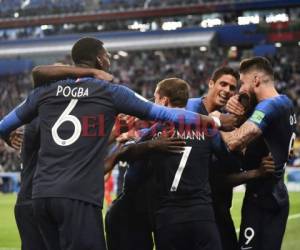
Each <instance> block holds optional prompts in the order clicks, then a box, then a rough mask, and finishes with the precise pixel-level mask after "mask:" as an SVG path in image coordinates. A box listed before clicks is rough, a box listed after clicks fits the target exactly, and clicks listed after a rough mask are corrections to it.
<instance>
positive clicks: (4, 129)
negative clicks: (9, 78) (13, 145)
mask: <svg viewBox="0 0 300 250" xmlns="http://www.w3.org/2000/svg"><path fill="white" fill-rule="evenodd" d="M40 93H41V91H40V89H36V90H34V91H33V92H32V93H31V94H30V95H29V96H28V97H27V98H26V100H25V101H23V102H22V103H21V104H20V105H19V106H17V107H16V108H15V109H14V110H12V111H11V112H10V113H8V114H7V115H6V116H5V117H4V118H3V119H2V120H1V121H0V137H1V138H2V139H4V140H5V141H6V142H9V136H10V134H11V132H12V131H14V130H15V129H17V128H18V127H20V126H22V125H23V124H26V123H28V122H30V121H31V120H33V119H34V118H35V117H36V116H37V115H38V105H37V104H38V98H39V94H40Z"/></svg>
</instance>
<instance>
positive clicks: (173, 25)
mask: <svg viewBox="0 0 300 250" xmlns="http://www.w3.org/2000/svg"><path fill="white" fill-rule="evenodd" d="M161 27H162V29H163V30H176V29H179V28H182V22H180V21H178V22H164V23H163V24H162V26H161Z"/></svg>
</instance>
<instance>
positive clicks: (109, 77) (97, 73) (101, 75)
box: [93, 69, 114, 81]
mask: <svg viewBox="0 0 300 250" xmlns="http://www.w3.org/2000/svg"><path fill="white" fill-rule="evenodd" d="M93 76H94V77H95V78H97V79H100V80H105V81H112V80H113V78H114V77H113V75H111V74H109V73H107V72H105V71H103V70H98V69H93Z"/></svg>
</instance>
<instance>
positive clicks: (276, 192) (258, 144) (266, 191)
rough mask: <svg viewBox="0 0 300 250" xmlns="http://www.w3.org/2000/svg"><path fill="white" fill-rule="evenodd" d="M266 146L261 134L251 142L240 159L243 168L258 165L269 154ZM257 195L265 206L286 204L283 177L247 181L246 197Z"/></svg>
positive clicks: (252, 167) (257, 166) (271, 206)
mask: <svg viewBox="0 0 300 250" xmlns="http://www.w3.org/2000/svg"><path fill="white" fill-rule="evenodd" d="M269 152H270V151H269V149H268V146H267V145H266V143H265V140H264V138H263V136H260V137H259V138H257V139H256V140H254V141H253V142H251V143H250V144H249V145H248V146H247V149H246V151H245V155H244V157H243V161H242V168H243V170H251V169H256V168H259V167H260V164H261V161H262V158H263V157H265V156H267V155H268V154H269ZM253 195H254V196H255V197H257V198H258V199H259V200H260V202H261V203H263V205H264V206H265V207H269V208H274V209H276V207H277V206H275V207H274V202H276V203H277V205H279V206H286V205H287V204H288V192H287V189H286V186H285V184H284V180H283V178H280V179H278V178H274V177H273V176H270V177H268V178H263V179H261V178H259V179H253V180H251V181H249V182H248V183H247V185H246V197H248V196H249V197H253Z"/></svg>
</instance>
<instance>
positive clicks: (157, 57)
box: [0, 0, 300, 250]
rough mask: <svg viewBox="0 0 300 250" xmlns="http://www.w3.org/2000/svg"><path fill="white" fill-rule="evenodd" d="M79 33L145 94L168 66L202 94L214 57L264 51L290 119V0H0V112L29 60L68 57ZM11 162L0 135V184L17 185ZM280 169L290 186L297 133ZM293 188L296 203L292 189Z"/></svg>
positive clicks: (25, 79) (8, 105)
mask: <svg viewBox="0 0 300 250" xmlns="http://www.w3.org/2000/svg"><path fill="white" fill-rule="evenodd" d="M83 36H94V37H97V38H99V39H100V40H102V41H104V43H105V47H106V48H107V49H108V50H109V51H110V53H111V54H112V60H111V62H112V67H111V73H112V74H113V75H114V76H115V80H116V81H117V82H119V83H120V84H124V85H126V86H128V87H130V88H132V89H133V90H135V91H137V92H139V93H140V94H142V95H143V96H144V97H147V98H149V97H152V95H153V91H154V87H155V85H156V83H157V82H158V81H159V80H162V79H163V78H166V77H170V76H173V77H174V76H176V77H180V78H183V79H185V80H186V81H188V82H189V83H190V85H191V86H192V88H191V93H190V94H191V97H194V96H200V95H203V94H204V93H205V92H206V90H207V83H208V80H209V77H210V75H211V73H212V72H213V70H214V69H215V68H216V67H218V66H221V65H229V66H232V67H235V68H238V66H239V62H240V61H241V60H242V59H243V58H245V57H249V56H254V55H259V56H266V57H268V58H269V59H270V60H271V62H272V64H273V66H274V69H275V72H276V87H277V89H278V91H279V92H280V93H283V94H286V95H288V96H289V97H290V98H291V99H292V100H293V101H294V104H295V106H296V109H297V110H296V113H297V117H298V121H299V119H300V1H296V0H285V1H277V0H255V1H247V0H245V1H243V0H219V1H214V0H181V1H180V0H163V1H162V0H69V1H68V0H0V100H1V106H0V117H3V115H5V114H6V113H7V112H8V111H10V110H11V109H12V108H13V107H14V106H15V105H17V104H18V103H20V102H21V101H22V100H23V99H24V98H25V97H26V95H27V94H28V92H29V91H30V90H31V88H32V79H31V70H32V68H33V67H34V66H36V65H40V64H52V63H57V62H59V63H63V64H72V62H71V58H70V49H71V46H72V44H73V43H74V42H75V41H76V40H77V39H79V38H80V37H83ZM297 136H298V138H299V136H300V123H298V128H297ZM125 165H126V164H125ZM19 171H20V160H19V153H18V152H15V151H14V150H11V149H9V148H8V147H7V146H6V145H5V144H4V143H3V142H0V191H2V192H3V193H10V192H17V191H18V186H19ZM116 175H117V173H115V174H114V176H116ZM286 179H287V184H288V188H289V190H290V191H291V192H297V191H300V142H299V139H298V140H297V141H296V143H295V156H294V158H293V159H291V161H290V163H289V167H288V169H287V177H286ZM115 183H117V181H115ZM116 186H117V185H114V190H116V188H117V187H116ZM3 197H4V196H0V205H1V199H2V200H3ZM295 197H298V199H297V202H298V203H299V204H300V193H299V192H297V195H296V196H295ZM9 201H10V199H9ZM12 201H13V198H12ZM298 208H299V210H300V206H299V207H298ZM298 208H297V209H298ZM297 212H298V213H300V211H297ZM0 216H1V214H0ZM0 229H2V228H1V218H0ZM1 237H2V238H1ZM6 237H8V236H5V234H4V235H3V234H1V231H0V249H1V247H9V246H14V244H13V243H12V245H9V244H8V245H7V240H6V239H7V238H6ZM5 242H6V243H5ZM16 245H17V246H18V240H17V243H16ZM12 249H14V248H12ZM15 249H18V248H15ZM285 249H289V250H290V249H292V248H285Z"/></svg>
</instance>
